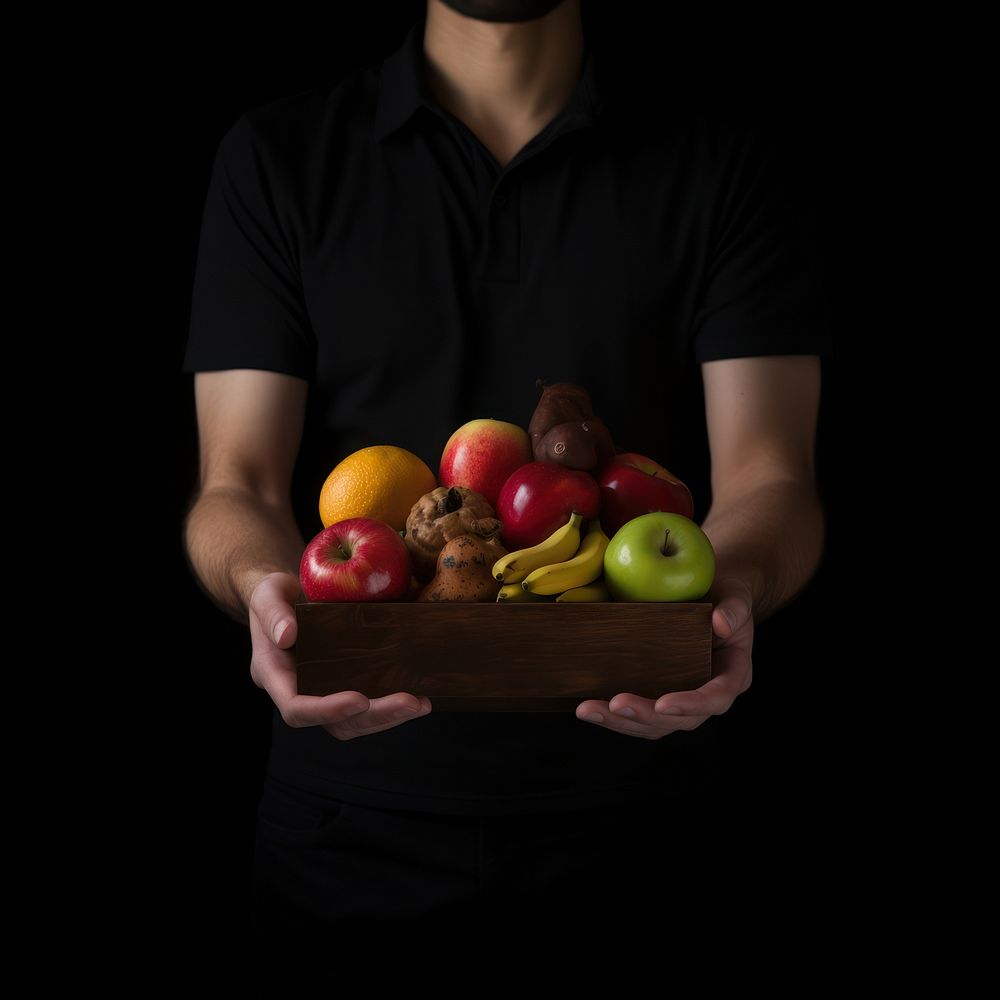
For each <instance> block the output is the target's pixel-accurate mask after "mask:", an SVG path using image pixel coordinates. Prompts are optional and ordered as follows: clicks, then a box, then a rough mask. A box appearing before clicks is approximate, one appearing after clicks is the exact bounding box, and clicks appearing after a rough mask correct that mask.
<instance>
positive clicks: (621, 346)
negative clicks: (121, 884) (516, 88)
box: [184, 24, 832, 815]
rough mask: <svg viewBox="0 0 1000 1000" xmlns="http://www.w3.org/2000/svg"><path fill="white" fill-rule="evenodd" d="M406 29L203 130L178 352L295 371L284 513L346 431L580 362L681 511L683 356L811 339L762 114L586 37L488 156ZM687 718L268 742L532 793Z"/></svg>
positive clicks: (381, 789)
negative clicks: (636, 729) (642, 86)
mask: <svg viewBox="0 0 1000 1000" xmlns="http://www.w3.org/2000/svg"><path fill="white" fill-rule="evenodd" d="M421 41H422V25H421V24H417V25H416V26H415V27H414V29H413V31H411V33H410V34H409V36H408V37H407V39H406V41H405V43H404V44H403V46H402V47H401V48H400V50H399V51H398V52H397V53H395V54H394V55H393V56H391V57H390V58H389V59H388V60H386V61H385V63H384V64H382V65H380V66H374V67H370V68H369V69H366V70H364V71H362V72H360V73H358V74H355V75H353V76H351V77H350V78H349V79H347V80H345V81H342V82H341V83H338V84H337V85H335V86H329V87H322V88H316V89H313V90H310V91H307V92H305V93H301V94H298V95H296V96H293V97H290V98H285V99H282V100H279V101H274V102H271V103H269V104H266V105H263V106H260V107H256V108H254V109H252V110H250V111H248V112H246V113H244V114H243V115H242V116H241V117H240V118H239V120H238V121H237V122H236V123H235V124H234V125H233V126H232V127H231V129H230V130H229V131H228V132H227V133H226V135H225V136H224V137H223V139H222V141H221V143H220V145H219V148H218V153H217V157H216V160H215V165H214V170H213V173H212V178H211V183H210V187H209V190H208V194H207V200H206V205H205V211H204V221H203V227H202V233H201V242H200V246H199V255H198V262H197V270H196V276H195V282H194V289H193V298H192V313H191V326H190V335H189V341H188V345H187V352H186V356H185V361H184V368H185V370H186V371H189V372H196V371H208V370H221V369H229V368H261V369H268V370H273V371H278V372H284V373H288V374H291V375H295V376H298V377H301V378H303V379H307V380H309V383H310V394H309V403H308V413H307V429H306V438H305V440H304V442H303V447H302V452H301V454H300V456H299V462H298V466H297V470H296V480H295V484H294V493H295V497H294V503H295V506H296V514H297V517H298V519H299V523H300V525H301V527H302V530H303V533H304V535H305V537H306V538H310V537H312V536H313V535H314V534H315V533H316V532H317V531H319V530H320V528H321V524H320V523H319V521H318V518H317V516H316V498H317V497H318V495H319V489H320V486H321V485H322V482H323V480H324V478H325V477H326V475H327V473H328V472H329V470H330V469H331V468H333V466H334V465H335V464H336V463H337V462H338V461H340V460H341V459H342V458H344V457H345V456H346V455H348V454H350V453H352V452H354V451H355V450H357V449H359V448H363V447H366V446H368V445H372V444H394V445H399V446H401V447H404V448H408V449H410V450H411V451H413V452H415V453H416V454H417V455H419V456H420V457H421V458H423V459H424V460H425V461H426V462H427V464H428V465H429V466H430V467H431V468H432V469H434V470H436V469H437V467H438V461H439V458H440V454H441V450H442V448H443V446H444V443H445V442H446V440H447V439H448V437H449V436H450V434H451V433H452V431H453V430H455V428H457V427H458V426H459V425H461V424H462V423H464V422H465V421H467V420H470V419H473V418H475V417H493V418H496V419H501V420H510V421H513V422H515V423H517V424H520V425H521V426H527V423H528V420H529V419H530V416H531V413H532V410H533V408H534V405H535V402H536V401H537V394H538V390H537V389H536V387H535V379H536V378H537V377H539V376H542V377H544V378H545V379H546V380H548V381H550V382H554V381H568V382H575V383H579V384H582V385H584V386H586V387H587V388H588V389H589V391H590V393H591V396H592V398H593V401H594V405H595V410H596V412H597V414H598V415H599V416H601V417H602V418H603V420H604V422H605V423H606V424H607V425H608V427H609V428H610V429H611V431H612V434H613V436H614V439H615V442H616V444H617V445H618V446H619V447H620V448H622V449H623V450H628V451H636V452H639V453H642V454H645V455H649V456H650V457H653V458H655V459H657V460H659V461H660V462H662V463H663V464H664V465H666V466H667V467H668V468H669V469H671V471H673V472H674V473H676V474H677V475H679V476H680V477H681V478H682V479H684V480H685V481H686V482H688V483H689V485H690V486H691V487H692V491H693V493H694V496H695V502H696V515H695V516H696V517H697V518H701V517H703V516H704V514H705V513H706V511H707V506H708V500H709V497H708V474H707V470H708V448H707V440H706V431H705V418H704V401H703V397H702V390H701V382H700V370H699V362H706V361H711V360H714V359H720V358H729V357H741V356H749V355H760V354H829V353H830V352H831V351H832V343H831V336H830V326H829V323H828V320H827V310H826V307H825V302H824V297H823V293H822V289H821V284H820V282H819V281H818V280H817V277H816V275H815V274H814V273H813V263H812V262H813V261H814V259H815V254H814V251H813V247H812V242H811V239H810V235H809V218H808V207H809V206H808V199H807V192H806V191H805V190H804V188H803V187H802V181H803V179H804V175H803V172H802V171H801V170H800V169H799V166H798V164H797V163H796V158H795V156H794V155H793V153H794V150H791V149H789V148H788V144H787V143H786V141H785V139H784V138H783V132H782V129H781V128H780V127H779V126H778V124H777V123H773V122H769V121H766V120H761V119H759V118H751V117H749V116H746V115H744V114H742V113H740V112H737V111H736V110H735V109H733V108H730V107H726V106H725V105H721V104H719V103H717V102H711V101H706V100H701V99H685V98H680V97H675V96H672V95H667V94H665V95H663V97H662V99H660V98H659V97H656V99H655V100H650V99H649V95H645V99H640V95H635V94H630V93H628V91H627V90H623V89H622V88H620V87H619V88H618V89H617V90H616V89H615V88H614V87H612V86H609V83H608V75H607V74H602V68H601V65H600V63H599V58H598V56H597V55H596V54H595V52H594V51H593V50H592V49H588V51H587V53H586V58H585V62H584V67H583V72H582V74H581V78H580V80H579V82H578V84H577V86H576V89H575V91H574V93H573V96H572V99H571V101H570V102H569V104H568V105H567V107H566V108H565V109H564V110H563V111H562V112H561V113H560V114H559V115H558V116H557V117H556V118H555V119H554V120H553V121H552V122H551V123H550V124H549V125H548V126H546V127H545V128H544V129H543V130H542V131H541V132H540V133H539V135H537V136H536V137H535V138H534V139H532V140H531V141H530V142H529V143H528V144H527V145H526V146H525V147H524V149H522V150H521V151H520V152H519V153H518V154H517V156H516V157H515V158H514V159H513V161H512V162H510V163H509V164H507V165H506V166H505V167H504V168H502V169H500V168H499V166H498V164H497V162H496V160H495V159H494V157H493V156H492V155H491V154H490V153H489V151H488V150H487V149H486V148H485V147H484V146H483V145H482V144H481V143H480V142H479V140H478V139H477V138H476V136H475V135H473V133H472V132H471V131H470V130H469V129H468V128H467V127H466V126H465V125H464V124H463V123H462V122H460V121H458V120H457V119H455V118H454V117H453V116H452V115H450V114H449V113H448V112H447V111H445V110H444V109H443V108H441V107H439V106H438V105H437V104H436V103H435V102H434V100H433V99H432V98H431V97H430V96H429V95H428V93H427V90H426V88H425V86H424V84H423V82H422V78H421V73H420V67H421ZM457 655H460V656H469V657H473V656H475V655H476V650H474V649H471V650H461V651H457ZM713 730H714V725H713V723H712V722H709V723H708V724H707V725H705V726H703V727H701V729H699V730H698V731H696V732H694V733H690V734H686V733H679V734H676V735H673V736H671V737H670V738H669V739H665V740H660V741H647V740H641V739H635V738H632V737H628V736H623V735H620V734H617V733H613V732H610V731H608V730H605V729H602V728H598V727H593V726H591V725H589V724H587V723H584V722H581V721H579V720H577V719H576V718H575V717H574V716H572V715H548V714H539V715H529V714H524V715H506V714H504V715H490V714H485V713H474V714H454V715H448V714H444V713H440V714H435V713H434V712H432V713H431V714H430V715H428V716H427V717H424V718H421V719H419V720H416V721H414V722H411V723H407V724H405V725H402V726H399V727H397V728H395V729H392V730H389V731H387V732H384V733H380V734H377V735H373V736H367V737H364V738H361V739H357V740H352V741H347V742H342V741H337V740H335V739H333V738H331V737H330V736H329V735H328V734H327V733H326V732H324V731H323V730H321V729H315V728H314V729H290V728H288V727H287V726H285V725H284V723H283V722H282V721H281V719H280V718H279V717H278V716H277V714H276V715H275V726H274V733H273V748H272V756H271V764H270V769H271V772H272V774H274V775H277V776H281V777H284V778H285V779H286V780H288V781H292V782H295V783H297V784H299V785H300V786H301V787H309V788H313V789H320V788H322V789H325V790H326V791H327V793H328V794H330V795H332V796H336V797H338V798H341V799H343V800H345V801H350V802H353V803H357V804H366V805H368V806H372V807H377V806H381V807H389V808H391V807H412V808H419V809H427V810H436V811H441V812H447V813H451V814H460V813H467V814H476V813H478V814H483V815H485V814H490V813H493V814H499V813H503V812H511V811H513V812H520V813H523V812H525V811H532V812H538V813H541V812H546V811H548V812H552V811H554V810H560V809H566V808H571V807H580V806H584V805H588V804H590V805H592V804H594V803H597V802H606V801H610V799H611V798H612V797H615V796H617V797H619V798H621V797H624V796H626V795H635V794H639V793H640V790H641V789H642V788H645V787H648V786H649V785H652V786H655V787H657V788H660V787H662V786H663V785H664V783H670V782H674V781H676V780H678V775H679V774H681V773H682V772H683V771H684V769H685V768H687V767H689V766H690V763H691V760H693V759H694V758H696V757H699V756H703V757H704V756H705V755H706V753H707V754H709V756H710V754H711V744H712V742H713V740H714V739H715V736H714V733H713Z"/></svg>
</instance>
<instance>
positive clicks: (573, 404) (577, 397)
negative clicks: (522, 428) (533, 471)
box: [528, 379, 594, 461]
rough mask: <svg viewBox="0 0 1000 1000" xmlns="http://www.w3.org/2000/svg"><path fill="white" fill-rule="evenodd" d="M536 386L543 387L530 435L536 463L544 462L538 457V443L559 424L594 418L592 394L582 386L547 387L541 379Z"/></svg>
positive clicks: (566, 383)
mask: <svg viewBox="0 0 1000 1000" xmlns="http://www.w3.org/2000/svg"><path fill="white" fill-rule="evenodd" d="M535 385H536V386H541V387H542V398H541V399H539V401H538V403H537V405H536V406H535V412H534V413H533V414H532V415H531V422H530V423H529V424H528V435H529V436H530V438H531V445H532V447H533V448H534V449H535V451H536V454H535V459H536V461H543V459H539V458H538V455H537V449H538V442H539V441H541V440H542V438H543V437H544V436H545V435H546V434H547V433H548V432H549V431H550V430H551V429H552V428H553V427H555V426H556V425H557V424H565V423H568V422H569V421H571V420H578V421H579V420H586V419H587V417H592V416H593V415H594V409H593V407H592V406H591V403H590V394H589V393H588V392H587V390H586V389H584V388H583V386H582V385H573V383H571V382H557V383H556V384H555V385H545V384H544V383H543V382H542V380H541V379H538V380H537V381H536V382H535Z"/></svg>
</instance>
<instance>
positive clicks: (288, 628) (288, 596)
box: [250, 573, 299, 649]
mask: <svg viewBox="0 0 1000 1000" xmlns="http://www.w3.org/2000/svg"><path fill="white" fill-rule="evenodd" d="M298 594H299V581H298V578H297V577H295V576H294V575H293V574H291V573H269V574H268V575H267V576H265V577H264V578H263V579H262V580H261V581H260V582H259V583H258V584H257V586H256V587H255V588H254V591H253V596H252V597H251V598H250V608H251V610H252V611H253V613H254V614H255V615H256V616H257V620H258V621H259V622H260V624H261V626H262V628H263V630H264V634H265V635H266V636H267V637H268V638H269V639H270V640H271V641H272V642H273V643H274V644H275V646H277V647H278V648H279V649H288V648H289V647H291V646H294V645H295V639H296V637H297V635H298V631H299V626H298V621H297V619H296V617H295V607H294V602H295V600H296V599H297V597H298Z"/></svg>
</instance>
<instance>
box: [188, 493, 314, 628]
mask: <svg viewBox="0 0 1000 1000" xmlns="http://www.w3.org/2000/svg"><path fill="white" fill-rule="evenodd" d="M184 541H185V546H186V548H187V553H188V558H189V559H190V561H191V568H192V570H193V571H194V573H195V576H196V577H197V578H198V580H199V581H200V582H201V585H202V586H203V587H204V588H205V590H206V591H207V593H208V595H209V596H210V597H211V598H212V600H213V601H214V602H215V603H216V604H217V605H218V606H219V607H220V608H222V609H223V610H224V611H225V612H227V614H229V615H230V616H231V617H233V618H235V619H236V620H238V621H242V622H245V621H246V620H247V608H248V606H249V604H250V595H251V594H252V593H253V589H254V587H255V586H256V585H257V584H258V583H259V582H260V580H261V579H262V578H263V577H265V576H266V575H267V574H268V573H274V572H278V571H280V572H285V573H293V574H295V575H296V576H297V575H298V571H299V559H300V558H301V556H302V550H303V548H304V547H305V543H304V542H303V539H302V535H301V533H300V532H299V530H298V527H297V526H296V524H295V519H294V517H293V516H292V512H291V510H290V509H289V507H288V506H287V505H284V504H283V505H272V504H268V503H266V502H264V501H263V500H262V499H260V498H259V497H257V496H255V495H254V494H252V493H250V492H249V491H245V490H238V489H218V488H217V489H212V490H207V491H205V492H203V493H202V494H201V495H200V496H199V497H198V499H197V500H196V502H195V504H194V506H193V507H192V508H191V511H190V513H189V514H188V516H187V519H186V520H185V523H184Z"/></svg>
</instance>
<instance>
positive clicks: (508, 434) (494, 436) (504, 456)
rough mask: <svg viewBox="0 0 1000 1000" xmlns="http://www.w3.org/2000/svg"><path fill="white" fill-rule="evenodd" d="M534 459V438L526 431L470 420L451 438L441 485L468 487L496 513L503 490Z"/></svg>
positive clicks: (500, 422)
mask: <svg viewBox="0 0 1000 1000" xmlns="http://www.w3.org/2000/svg"><path fill="white" fill-rule="evenodd" d="M531 458H532V451H531V438H529V437H528V432H527V431H526V430H525V429H524V428H523V427H518V426H517V424H509V423H507V421H506V420H493V419H492V418H489V419H487V418H485V417H483V418H480V419H479V420H470V421H469V422H468V423H467V424H462V426H461V427H459V429H458V430H457V431H455V433H454V434H452V436H451V437H450V438H448V443H447V444H446V445H445V446H444V451H443V452H442V453H441V466H440V468H439V470H438V483H439V484H440V485H441V486H448V487H452V486H465V487H467V488H468V489H470V490H473V491H475V492H476V493H479V494H480V495H481V496H483V497H485V498H486V502H487V503H488V504H489V505H490V506H491V507H493V508H494V509H496V505H497V497H498V496H499V495H500V487H501V486H503V484H504V483H505V482H506V481H507V478H508V477H509V476H510V474H511V473H512V472H513V471H514V470H515V469H516V468H518V467H519V466H521V465H524V464H525V463H526V462H530V461H531Z"/></svg>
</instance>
